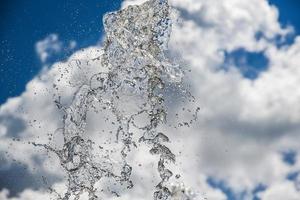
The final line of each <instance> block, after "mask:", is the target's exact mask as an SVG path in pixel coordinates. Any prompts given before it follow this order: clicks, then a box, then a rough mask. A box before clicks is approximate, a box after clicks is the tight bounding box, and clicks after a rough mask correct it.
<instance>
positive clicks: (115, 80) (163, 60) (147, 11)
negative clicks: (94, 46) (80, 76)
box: [34, 0, 198, 200]
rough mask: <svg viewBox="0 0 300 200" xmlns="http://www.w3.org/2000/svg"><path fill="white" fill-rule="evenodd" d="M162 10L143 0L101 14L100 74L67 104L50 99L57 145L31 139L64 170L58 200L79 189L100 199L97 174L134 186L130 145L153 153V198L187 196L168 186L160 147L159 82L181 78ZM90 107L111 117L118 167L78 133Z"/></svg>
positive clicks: (159, 2)
mask: <svg viewBox="0 0 300 200" xmlns="http://www.w3.org/2000/svg"><path fill="white" fill-rule="evenodd" d="M170 12H171V10H170V7H169V4H168V2H167V0H149V1H147V2H145V3H144V4H142V5H139V6H129V7H128V8H126V9H123V10H120V11H117V12H112V13H108V14H106V15H105V17H104V20H103V22H104V27H105V31H106V38H105V42H104V48H103V52H101V56H100V57H99V58H98V59H99V60H100V61H101V68H102V69H103V70H102V72H99V73H96V74H94V75H93V76H92V77H91V78H90V79H89V81H88V82H87V83H85V84H83V85H81V86H80V87H79V89H78V90H77V92H76V93H75V95H74V97H73V100H72V102H71V104H70V105H69V106H65V105H63V104H62V103H61V101H60V99H59V98H58V99H56V100H55V103H56V105H57V107H58V108H59V109H60V110H61V111H62V112H63V113H64V115H63V127H62V129H61V133H62V135H63V140H64V143H63V147H62V148H61V149H59V148H54V147H52V146H51V145H44V144H36V143H35V144H34V145H35V146H42V147H44V148H46V149H47V150H49V151H51V152H54V153H55V154H56V155H57V156H58V158H59V160H60V164H61V166H62V167H63V169H64V170H65V173H66V174H67V179H68V184H67V188H68V189H67V191H66V193H65V194H64V195H58V199H61V200H68V199H80V196H81V195H82V194H83V193H86V192H87V193H88V196H89V199H90V200H95V199H101V197H100V196H97V195H96V190H97V188H96V186H95V184H96V183H97V182H98V181H100V179H102V178H105V177H106V178H108V179H110V180H113V181H115V182H116V183H118V184H120V185H122V186H124V187H125V188H126V189H131V188H132V187H134V185H133V182H132V181H131V173H132V166H130V164H129V163H128V155H129V154H130V152H131V150H132V149H133V148H137V143H144V144H146V145H147V146H148V147H150V150H149V152H150V154H152V155H156V156H157V157H158V162H157V171H158V173H159V177H160V181H159V182H158V183H157V184H156V185H154V187H155V191H154V193H153V198H154V200H159V199H161V200H167V199H190V197H189V196H191V195H189V194H188V193H189V192H185V194H184V193H183V189H182V188H181V187H177V186H174V185H173V186H172V185H170V183H169V179H170V178H171V177H172V176H173V172H172V171H171V170H169V169H168V165H170V164H172V163H174V162H175V160H176V158H175V155H174V153H172V151H171V150H170V149H169V148H168V147H167V146H166V143H167V142H169V138H168V136H167V135H166V134H165V133H163V132H161V131H159V130H158V127H159V126H160V125H162V124H164V123H166V117H167V109H166V106H165V103H164V101H165V96H164V94H165V91H164V90H165V86H166V84H167V83H168V82H177V83H180V81H181V79H182V76H183V72H182V71H181V70H180V68H179V67H178V66H177V65H175V64H172V63H171V62H170V61H169V59H168V58H167V56H166V55H165V51H166V50H167V46H168V40H169V37H170V33H171V25H172V23H171V18H170ZM99 67H100V66H99ZM95 104H97V105H98V107H99V108H101V109H98V112H101V111H103V112H104V111H105V112H110V113H111V114H112V116H113V117H114V119H115V121H114V122H113V124H114V125H115V126H116V127H117V128H116V131H115V140H116V142H117V143H119V144H120V143H121V144H122V147H121V149H120V150H119V154H120V157H121V167H119V168H118V167H115V163H114V162H113V161H112V159H110V155H109V153H108V154H107V155H105V156H102V157H100V158H99V156H98V155H97V154H95V153H94V152H95V142H93V141H92V140H89V139H86V137H84V136H85V133H86V125H87V115H88V111H89V110H91V109H96V108H94V107H93V105H95ZM197 112H198V109H197ZM197 112H196V114H195V119H196V117H197ZM191 122H192V121H191ZM102 134H111V133H106V132H103V133H102ZM137 134H140V135H137ZM136 137H138V138H139V139H138V140H137V141H136V140H135V138H136ZM99 147H101V146H100V145H99ZM101 148H103V147H101ZM178 188H179V189H178ZM179 193H180V194H179Z"/></svg>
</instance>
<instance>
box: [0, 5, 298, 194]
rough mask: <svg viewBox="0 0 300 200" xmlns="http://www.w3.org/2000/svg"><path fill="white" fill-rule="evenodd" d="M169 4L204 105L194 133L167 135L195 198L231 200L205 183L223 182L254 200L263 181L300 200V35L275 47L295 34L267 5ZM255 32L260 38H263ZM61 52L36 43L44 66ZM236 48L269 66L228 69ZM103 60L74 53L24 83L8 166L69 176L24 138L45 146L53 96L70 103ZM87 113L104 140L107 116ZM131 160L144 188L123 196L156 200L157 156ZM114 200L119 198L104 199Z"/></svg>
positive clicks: (5, 141) (4, 116) (6, 109)
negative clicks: (255, 72) (299, 176)
mask: <svg viewBox="0 0 300 200" xmlns="http://www.w3.org/2000/svg"><path fill="white" fill-rule="evenodd" d="M141 2H144V1H137V0H136V1H135V0H127V1H124V3H123V6H127V5H130V4H138V3H141ZM170 2H171V4H172V5H173V6H174V8H175V9H177V13H178V15H179V20H178V22H177V23H176V25H175V26H174V30H173V32H172V36H171V40H170V50H171V53H172V54H174V55H179V56H180V58H182V63H184V64H183V68H184V69H185V71H186V82H187V83H188V84H190V85H191V90H192V93H193V95H194V96H195V97H196V99H197V104H199V105H200V107H201V111H200V113H199V117H198V122H197V124H194V125H193V127H192V128H181V129H176V130H173V131H172V132H170V133H168V135H170V138H171V140H172V144H169V146H170V147H171V148H172V149H173V150H174V151H175V153H176V154H178V155H177V164H176V166H174V170H175V171H177V172H178V173H180V174H181V175H182V178H181V180H182V181H183V182H185V184H186V186H189V187H191V188H193V189H194V190H195V191H197V192H198V199H202V198H207V199H210V200H223V199H227V197H226V194H225V193H226V191H222V187H221V186H213V185H212V184H211V183H209V182H208V181H207V179H208V178H213V179H215V180H219V181H222V182H223V185H225V186H226V187H227V188H230V190H232V192H233V193H234V195H237V196H238V195H241V194H242V193H243V194H244V196H243V199H252V198H253V196H254V195H255V194H254V193H253V190H254V189H255V188H256V187H257V186H258V185H259V184H263V185H265V186H266V189H265V190H262V191H260V192H259V194H257V195H258V196H260V198H261V199H263V200H269V199H272V200H273V199H287V200H294V199H297V197H298V198H299V196H300V194H299V188H297V187H296V183H295V181H294V180H287V178H286V177H287V176H288V174H289V173H292V172H295V171H299V170H300V162H299V158H300V156H299V152H300V146H299V144H298V141H299V139H300V136H299V134H297V130H299V128H300V123H299V119H300V115H299V113H300V112H299V111H300V106H299V103H298V102H300V101H299V100H300V92H299V90H298V89H297V86H298V85H299V84H300V79H299V77H300V70H299V67H298V65H299V63H300V55H299V54H300V51H299V49H300V37H298V36H297V37H296V38H295V42H294V43H293V44H286V45H284V46H279V45H278V44H277V42H278V41H277V40H276V38H277V37H281V38H282V40H284V38H285V36H286V35H288V34H291V33H292V32H293V28H292V27H283V26H282V25H281V24H280V23H279V20H278V17H279V11H278V9H277V8H276V7H274V6H272V5H270V3H269V2H268V1H267V0H251V1H240V0H222V1H205V0H186V1H182V0H170ZM258 33H259V34H261V35H262V36H263V37H257V34H258ZM61 49H62V43H61V42H60V41H59V40H58V36H57V35H52V36H50V37H49V38H47V39H46V40H45V41H43V42H39V43H37V52H38V54H39V55H40V58H41V61H42V62H45V61H46V60H47V59H48V56H49V52H59V51H61ZM238 49H244V50H245V51H246V52H262V53H263V54H264V56H266V58H267V59H268V60H269V62H268V66H267V70H266V71H264V72H261V73H260V74H259V76H258V77H257V78H256V79H254V80H249V79H248V78H247V77H244V76H243V74H242V73H241V71H240V70H239V69H238V67H237V66H234V63H232V66H231V67H230V68H229V69H228V70H224V69H223V68H222V66H223V64H224V62H225V60H226V53H225V52H233V51H235V50H238ZM100 54H101V49H100V47H90V48H88V49H84V50H82V51H78V52H76V53H75V54H74V55H72V56H71V57H70V58H69V59H68V60H67V61H65V62H59V63H56V64H54V65H53V66H52V67H51V68H50V69H45V70H44V71H42V72H41V74H40V75H39V76H38V77H36V78H34V79H33V80H32V81H30V82H29V83H28V84H27V87H26V91H25V92H24V93H23V94H22V95H21V96H20V97H16V98H12V99H9V100H8V101H7V102H6V103H5V104H3V105H2V106H1V108H0V138H1V140H0V152H3V153H2V155H6V157H7V158H6V160H7V162H10V160H11V158H13V159H15V160H18V161H20V162H22V163H24V164H25V165H26V166H27V167H28V168H29V169H30V170H31V171H32V172H33V173H34V169H36V168H39V169H43V171H45V172H47V173H49V174H56V175H57V176H62V175H63V172H62V170H61V169H60V167H59V164H58V160H57V158H55V156H52V157H51V156H50V158H47V159H43V158H45V155H46V153H45V152H42V151H37V150H36V149H34V148H32V146H31V145H28V144H27V143H26V142H27V141H31V140H37V141H38V142H41V143H47V142H48V138H49V135H51V134H52V133H55V130H56V129H57V128H58V127H61V119H62V113H60V112H59V111H58V109H57V108H56V107H55V104H54V103H53V97H55V98H57V97H58V96H60V97H61V101H62V102H63V103H65V104H68V102H70V99H71V98H72V95H73V94H74V92H75V91H76V87H77V86H79V85H81V84H82V83H84V82H85V81H88V80H89V77H90V76H91V74H93V73H95V72H96V71H99V70H101V69H99V66H100V65H101V63H100V62H99V60H98V59H97V58H98V57H99V55H100ZM91 60H92V61H91ZM78 62H80V64H78ZM78 66H79V67H78ZM189 69H191V71H192V73H189V72H188V71H189ZM66 71H68V72H67V73H66ZM62 74H63V75H62ZM187 80H188V81H187ZM167 101H168V100H167ZM177 103H178V102H177ZM179 104H180V103H178V108H181V107H180V106H179ZM172 109H173V111H172V110H171V111H170V112H177V111H178V110H177V108H176V106H174V107H172ZM91 115H92V116H93V117H90V119H89V121H88V123H89V124H88V129H89V134H90V136H91V137H94V139H95V141H99V142H100V141H101V136H100V137H99V135H97V137H95V135H96V132H99V130H98V129H99V128H98V127H99V121H100V120H101V116H96V115H95V114H93V113H91ZM14 124H18V126H13V125H14ZM56 136H57V135H56ZM12 138H20V139H21V142H18V141H14V142H13V143H17V144H18V145H10V143H11V139H12ZM56 142H57V143H58V141H56ZM53 143H55V142H53ZM140 148H142V147H140ZM286 150H293V151H294V152H296V158H295V163H294V164H293V165H289V164H288V163H285V162H284V160H283V158H282V152H284V151H286ZM4 152H7V153H6V154H5V153H4ZM19 152H23V153H22V154H20V153H19ZM179 152H181V154H180V153H179ZM36 157H39V158H40V159H41V160H40V162H37V161H36ZM131 159H132V162H133V163H135V164H137V163H143V166H144V167H143V168H139V167H137V166H135V170H136V172H135V174H133V179H134V181H135V182H137V183H143V184H136V187H135V188H134V189H133V190H132V191H126V192H124V196H123V197H124V198H122V199H126V198H128V199H141V198H143V199H145V194H147V195H148V196H149V198H150V196H151V192H152V191H151V190H152V186H153V183H152V182H151V181H153V178H152V176H156V172H155V169H154V168H155V167H153V162H154V161H155V159H156V158H155V157H153V156H149V155H148V153H147V149H144V150H139V151H134V152H133V153H132V155H131ZM49 163H55V164H51V165H50V164H49ZM145 170H147V174H145V173H144V172H145ZM141 177H144V179H143V180H141V179H140V178H141ZM53 182H55V181H53ZM225 186H224V187H225ZM43 193H44V192H41V191H32V190H31V189H25V188H24V191H23V192H22V193H21V194H20V195H19V197H16V198H15V199H16V200H17V199H28V200H29V199H36V198H35V196H38V195H45V194H43ZM0 195H2V196H0V197H2V198H3V199H5V200H6V199H10V198H8V191H7V190H2V192H1V194H0ZM281 195H284V196H281ZM109 198H112V199H113V198H114V197H111V195H110V196H109V195H108V196H107V199H109Z"/></svg>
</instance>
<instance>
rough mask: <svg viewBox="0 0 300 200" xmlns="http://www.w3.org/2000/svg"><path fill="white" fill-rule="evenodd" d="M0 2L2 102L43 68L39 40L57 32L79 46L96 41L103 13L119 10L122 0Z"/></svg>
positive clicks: (99, 33) (101, 28) (60, 37)
mask: <svg viewBox="0 0 300 200" xmlns="http://www.w3.org/2000/svg"><path fill="white" fill-rule="evenodd" d="M0 4H1V6H0V29H1V31H0V44H1V52H0V73H1V79H0V84H1V85H2V86H1V93H0V104H2V103H4V102H5V100H6V99H7V98H8V97H13V96H18V95H19V94H20V93H21V92H22V91H24V87H25V84H26V83H27V82H28V81H30V80H31V79H32V78H33V76H34V75H36V74H37V73H38V72H39V71H40V70H41V66H42V65H41V63H40V61H39V59H38V57H37V55H36V53H35V43H36V42H37V41H39V40H42V39H44V38H45V37H47V36H48V35H49V34H51V33H56V34H58V35H59V39H60V40H62V41H70V40H75V41H76V42H77V44H78V45H77V49H78V48H82V47H86V46H90V45H92V44H96V42H97V41H98V40H99V39H100V36H101V35H102V31H103V26H102V16H103V14H104V13H106V12H108V11H113V10H118V9H119V7H120V4H121V0H114V1H111V0H87V1H81V0H74V1H61V0H51V1H39V0H29V1H27V0H11V1H6V2H4V1H1V3H0ZM75 50H76V49H75ZM69 53H71V52H69ZM66 56H68V55H61V57H60V58H63V57H66ZM58 59H59V58H58Z"/></svg>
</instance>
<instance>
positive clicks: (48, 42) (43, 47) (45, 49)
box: [35, 33, 77, 63]
mask: <svg viewBox="0 0 300 200" xmlns="http://www.w3.org/2000/svg"><path fill="white" fill-rule="evenodd" d="M76 45H77V43H76V41H73V40H72V41H70V42H69V43H68V44H65V43H64V42H62V41H61V40H59V36H58V35H57V34H55V33H52V34H50V35H48V36H47V37H46V38H45V39H43V40H41V41H38V42H37V43H36V45H35V50H36V53H37V55H38V56H39V59H40V60H41V62H42V63H46V62H47V61H48V59H49V58H51V57H52V56H56V55H59V54H60V53H61V52H67V51H71V50H73V49H74V48H75V47H76Z"/></svg>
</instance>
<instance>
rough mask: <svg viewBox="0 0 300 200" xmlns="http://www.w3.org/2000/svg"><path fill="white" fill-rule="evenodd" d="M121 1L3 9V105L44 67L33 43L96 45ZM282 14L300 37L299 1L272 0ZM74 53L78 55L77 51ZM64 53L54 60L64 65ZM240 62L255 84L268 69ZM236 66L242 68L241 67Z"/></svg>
mask: <svg viewBox="0 0 300 200" xmlns="http://www.w3.org/2000/svg"><path fill="white" fill-rule="evenodd" d="M121 2H122V1H121V0H113V1H112V0H88V1H80V0H74V1H72V2H71V1H61V0H52V1H39V0H30V1H25V0H19V1H18V0H12V1H7V2H5V3H4V2H2V3H1V6H0V29H1V32H0V44H1V52H0V72H1V79H0V84H1V85H2V87H1V93H0V103H1V104H2V103H4V102H5V101H6V99H7V98H8V97H14V96H18V95H19V94H20V93H22V92H23V91H24V88H25V85H26V83H27V82H28V81H29V80H31V79H32V78H33V76H35V75H36V74H37V73H38V72H39V71H40V70H41V63H40V61H39V59H38V57H37V55H36V53H35V48H34V46H35V43H36V42H37V41H39V40H42V39H44V38H45V37H47V36H48V35H49V34H51V33H57V34H58V35H59V39H60V40H62V41H70V40H75V41H76V42H77V48H76V49H78V48H82V47H86V46H89V45H91V44H95V43H96V42H97V41H98V40H99V38H100V36H101V35H102V31H103V25H102V16H103V14H104V13H105V12H107V11H113V10H117V9H118V8H119V7H120V4H121ZM270 3H271V4H274V5H276V6H277V7H278V8H279V10H280V22H281V23H282V24H283V25H293V26H294V27H295V30H296V33H299V32H300V20H299V19H300V12H299V8H300V2H299V1H297V0H285V1H283V0H270ZM76 49H74V50H76ZM70 53H72V52H67V53H66V52H65V54H63V55H60V57H57V58H56V59H63V58H64V57H67V56H68V55H69V54H70ZM231 55H232V56H233V58H234V59H235V60H236V58H238V57H239V56H245V58H246V61H247V62H249V64H250V66H247V67H248V68H247V69H244V68H245V67H244V66H241V68H242V71H243V73H244V75H245V76H246V77H249V78H251V79H253V78H255V77H257V75H258V74H257V73H258V72H259V71H260V70H265V69H266V68H267V66H266V61H265V60H264V57H263V56H262V55H257V54H250V53H249V54H245V52H243V51H242V50H241V51H239V52H233V54H231ZM236 64H237V65H239V64H241V63H239V62H237V63H236Z"/></svg>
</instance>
